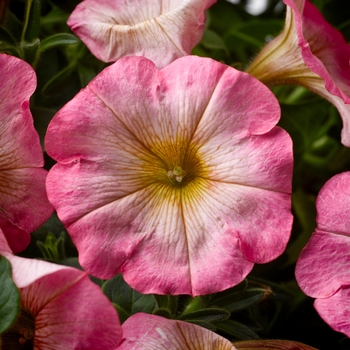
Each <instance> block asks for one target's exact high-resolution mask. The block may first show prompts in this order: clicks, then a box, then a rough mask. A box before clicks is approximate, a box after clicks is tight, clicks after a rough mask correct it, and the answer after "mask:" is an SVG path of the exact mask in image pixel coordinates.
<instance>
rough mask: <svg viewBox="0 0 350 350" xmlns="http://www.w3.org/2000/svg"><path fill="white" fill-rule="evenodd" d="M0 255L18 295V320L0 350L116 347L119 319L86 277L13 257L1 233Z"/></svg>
mask: <svg viewBox="0 0 350 350" xmlns="http://www.w3.org/2000/svg"><path fill="white" fill-rule="evenodd" d="M0 254H1V255H3V256H4V257H5V258H6V259H8V260H9V261H10V263H11V266H12V276H13V280H14V282H15V284H16V285H17V287H18V288H19V291H20V295H21V308H20V314H19V316H18V318H17V320H16V321H15V323H14V324H13V325H12V326H11V327H10V328H9V329H8V330H7V331H6V332H5V333H3V334H1V335H0V343H1V349H4V350H5V349H22V348H23V349H24V348H26V349H29V348H30V349H34V350H39V349H45V350H67V349H69V350H74V349H76V350H83V349H86V350H90V349H103V350H108V349H111V350H112V349H114V348H115V347H116V346H117V345H118V344H119V343H120V341H121V339H122V330H121V326H120V323H119V318H118V314H117V312H116V310H115V308H114V306H113V305H112V304H111V303H110V302H109V300H108V299H107V297H106V296H105V295H104V294H103V293H102V291H101V289H100V287H98V286H97V285H96V284H94V283H93V282H92V281H91V280H90V279H89V276H88V275H87V274H86V273H85V272H83V271H80V270H78V269H74V268H71V267H66V266H62V265H55V264H51V263H48V262H46V261H40V260H34V259H25V258H20V257H17V256H15V255H13V254H12V252H11V249H10V248H9V246H8V245H7V242H6V239H5V237H4V235H3V233H2V232H1V231H0ZM20 344H22V347H21V346H20Z"/></svg>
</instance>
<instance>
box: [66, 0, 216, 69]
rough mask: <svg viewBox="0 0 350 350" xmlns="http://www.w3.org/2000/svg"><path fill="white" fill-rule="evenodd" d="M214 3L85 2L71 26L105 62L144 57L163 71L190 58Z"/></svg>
mask: <svg viewBox="0 0 350 350" xmlns="http://www.w3.org/2000/svg"><path fill="white" fill-rule="evenodd" d="M215 2H216V0H170V1H162V0H131V1H130V0H128V1H126V0H113V1H111V0H102V1H101V0H84V1H82V2H81V3H80V4H79V5H78V6H77V7H76V9H75V10H74V11H73V12H72V14H71V16H70V17H69V19H68V25H69V26H70V27H71V28H72V30H73V32H74V33H75V34H76V35H77V36H79V38H81V40H83V41H84V43H85V44H86V45H87V47H88V48H89V49H90V50H91V52H92V53H93V54H94V55H95V56H96V57H97V58H99V59H100V60H102V61H104V62H113V61H116V60H117V59H119V58H120V57H123V56H129V55H130V56H144V57H146V58H148V59H150V60H152V61H153V62H154V63H155V64H156V66H157V67H158V68H162V67H164V66H166V65H167V64H168V63H170V62H172V61H174V60H175V59H176V58H178V57H182V56H185V55H188V54H190V53H191V51H192V49H193V47H194V46H195V45H196V44H198V42H199V41H200V40H201V38H202V35H203V32H204V26H205V13H204V11H205V10H206V9H207V8H208V7H210V6H211V5H212V4H213V3H215Z"/></svg>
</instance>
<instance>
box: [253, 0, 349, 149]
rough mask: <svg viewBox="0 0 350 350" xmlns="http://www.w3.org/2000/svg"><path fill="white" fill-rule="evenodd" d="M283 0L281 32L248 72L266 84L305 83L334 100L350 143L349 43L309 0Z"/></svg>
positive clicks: (343, 136) (343, 140)
mask: <svg viewBox="0 0 350 350" xmlns="http://www.w3.org/2000/svg"><path fill="white" fill-rule="evenodd" d="M283 1H284V3H285V4H286V5H287V15H286V23H285V27H284V30H283V32H282V33H281V34H280V35H279V36H277V37H276V38H275V39H273V40H272V41H271V42H269V43H268V44H267V45H266V46H265V47H264V48H263V49H262V51H261V52H260V54H259V55H258V56H257V57H256V58H255V60H254V61H253V62H252V63H251V65H250V66H249V67H248V69H247V72H248V73H250V74H252V75H253V76H255V77H256V78H258V79H259V80H261V81H262V82H264V83H265V84H269V85H279V84H297V85H301V86H304V87H305V88H308V89H310V90H312V91H314V92H315V93H317V94H319V95H321V96H322V97H324V98H325V99H327V100H328V101H330V102H331V103H333V104H334V106H335V107H336V108H337V109H338V111H339V113H340V115H341V117H342V120H343V130H342V143H343V144H344V145H345V146H350V64H349V62H350V46H349V44H348V43H347V42H346V41H345V39H344V38H343V36H342V34H341V33H340V32H339V31H338V30H336V29H335V28H333V27H332V26H331V25H330V24H329V23H328V22H327V21H326V20H325V19H324V18H323V17H322V15H321V13H320V12H319V11H318V9H317V8H316V7H315V6H314V5H313V4H312V3H310V2H309V1H308V0H283Z"/></svg>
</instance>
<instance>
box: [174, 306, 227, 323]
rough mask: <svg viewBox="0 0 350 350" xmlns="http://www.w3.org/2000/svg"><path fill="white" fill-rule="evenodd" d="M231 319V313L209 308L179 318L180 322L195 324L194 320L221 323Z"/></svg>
mask: <svg viewBox="0 0 350 350" xmlns="http://www.w3.org/2000/svg"><path fill="white" fill-rule="evenodd" d="M229 317H230V313H229V312H228V311H227V310H224V309H219V308H209V309H202V310H198V311H194V312H190V313H187V314H182V315H180V317H179V318H178V319H179V320H183V321H188V322H193V321H194V320H198V321H201V322H209V323H211V322H220V321H223V320H226V319H228V318H229Z"/></svg>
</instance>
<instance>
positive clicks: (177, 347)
mask: <svg viewBox="0 0 350 350" xmlns="http://www.w3.org/2000/svg"><path fill="white" fill-rule="evenodd" d="M122 327H123V335H124V337H123V338H124V341H123V343H122V344H121V345H120V346H118V348H117V350H130V349H141V348H142V349H143V350H164V349H171V350H196V349H201V350H235V349H236V348H235V347H234V346H233V345H232V343H230V342H229V341H228V340H227V339H225V338H223V337H221V336H219V335H217V334H216V333H214V332H211V331H209V330H208V329H205V328H202V327H199V326H197V325H194V324H191V323H187V322H183V321H175V320H168V319H166V318H163V317H160V316H155V315H148V314H144V313H137V314H134V315H132V316H131V317H129V318H128V319H127V320H126V321H125V323H124V324H123V326H122Z"/></svg>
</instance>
